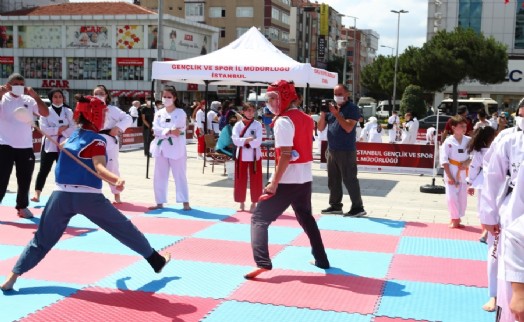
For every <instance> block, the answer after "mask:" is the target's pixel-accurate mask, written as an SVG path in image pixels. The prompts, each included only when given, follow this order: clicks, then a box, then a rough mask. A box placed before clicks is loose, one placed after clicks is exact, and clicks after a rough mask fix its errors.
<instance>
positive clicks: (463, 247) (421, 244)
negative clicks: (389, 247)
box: [397, 237, 488, 261]
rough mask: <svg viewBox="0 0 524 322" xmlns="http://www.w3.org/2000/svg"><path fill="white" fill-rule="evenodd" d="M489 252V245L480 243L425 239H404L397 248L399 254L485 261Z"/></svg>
mask: <svg viewBox="0 0 524 322" xmlns="http://www.w3.org/2000/svg"><path fill="white" fill-rule="evenodd" d="M487 252H488V248H487V245H486V244H483V243H479V242H478V241H468V240H454V239H438V238H424V237H402V238H401V239H400V242H399V244H398V247H397V253H398V254H406V255H419V256H433V257H444V258H456V259H472V260H483V261H485V260H486V257H487Z"/></svg>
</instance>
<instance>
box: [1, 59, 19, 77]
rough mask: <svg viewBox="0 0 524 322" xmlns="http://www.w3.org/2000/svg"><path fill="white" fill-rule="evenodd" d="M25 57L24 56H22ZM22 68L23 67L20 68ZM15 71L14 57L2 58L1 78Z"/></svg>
mask: <svg viewBox="0 0 524 322" xmlns="http://www.w3.org/2000/svg"><path fill="white" fill-rule="evenodd" d="M4 58H5V57H4ZM22 59H23V58H22ZM20 70H22V68H20ZM13 71H14V58H13V59H12V60H11V59H5V60H4V59H0V78H7V77H9V75H11V74H12V73H13Z"/></svg>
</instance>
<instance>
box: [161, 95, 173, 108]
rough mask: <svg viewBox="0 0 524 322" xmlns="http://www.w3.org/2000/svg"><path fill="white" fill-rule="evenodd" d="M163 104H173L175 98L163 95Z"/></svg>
mask: <svg viewBox="0 0 524 322" xmlns="http://www.w3.org/2000/svg"><path fill="white" fill-rule="evenodd" d="M162 104H164V106H171V105H173V99H172V98H165V97H162Z"/></svg>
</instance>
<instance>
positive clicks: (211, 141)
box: [202, 134, 233, 175]
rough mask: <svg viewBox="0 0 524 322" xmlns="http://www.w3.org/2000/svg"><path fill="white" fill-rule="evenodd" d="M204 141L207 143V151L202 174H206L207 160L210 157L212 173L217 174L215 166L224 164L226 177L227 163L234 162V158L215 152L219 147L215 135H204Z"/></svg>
mask: <svg viewBox="0 0 524 322" xmlns="http://www.w3.org/2000/svg"><path fill="white" fill-rule="evenodd" d="M204 141H205V143H206V149H205V153H204V165H203V166H202V173H204V170H205V168H206V163H207V158H208V157H209V158H210V159H211V160H209V163H210V164H211V172H215V164H223V165H224V175H226V162H227V161H230V160H233V158H231V157H230V156H229V155H226V154H223V153H220V152H217V151H216V150H215V149H216V145H217V139H216V138H215V135H214V134H206V135H204Z"/></svg>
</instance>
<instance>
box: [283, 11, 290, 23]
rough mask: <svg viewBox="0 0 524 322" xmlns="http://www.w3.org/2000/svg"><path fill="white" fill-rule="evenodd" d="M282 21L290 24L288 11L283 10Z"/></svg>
mask: <svg viewBox="0 0 524 322" xmlns="http://www.w3.org/2000/svg"><path fill="white" fill-rule="evenodd" d="M282 22H283V23H285V24H286V25H289V15H288V14H287V13H284V12H282Z"/></svg>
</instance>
